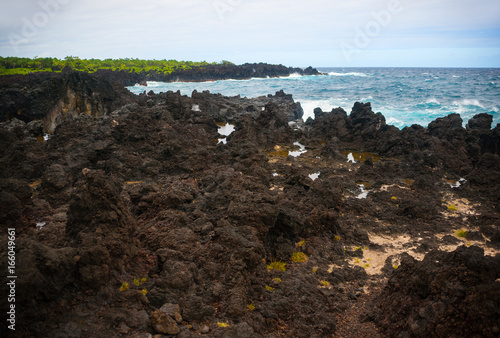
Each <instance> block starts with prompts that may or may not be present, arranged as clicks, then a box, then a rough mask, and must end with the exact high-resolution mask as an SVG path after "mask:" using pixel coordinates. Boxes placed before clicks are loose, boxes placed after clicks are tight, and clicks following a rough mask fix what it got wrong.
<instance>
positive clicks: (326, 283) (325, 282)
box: [319, 280, 330, 286]
mask: <svg viewBox="0 0 500 338" xmlns="http://www.w3.org/2000/svg"><path fill="white" fill-rule="evenodd" d="M319 282H320V283H321V285H323V286H329V285H330V283H329V282H328V281H326V280H320V281H319Z"/></svg>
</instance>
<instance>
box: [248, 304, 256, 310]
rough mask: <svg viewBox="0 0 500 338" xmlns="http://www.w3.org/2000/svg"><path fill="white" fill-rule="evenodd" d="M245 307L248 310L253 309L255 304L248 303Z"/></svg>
mask: <svg viewBox="0 0 500 338" xmlns="http://www.w3.org/2000/svg"><path fill="white" fill-rule="evenodd" d="M247 309H248V311H253V310H255V305H253V304H248V305H247Z"/></svg>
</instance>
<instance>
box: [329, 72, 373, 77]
mask: <svg viewBox="0 0 500 338" xmlns="http://www.w3.org/2000/svg"><path fill="white" fill-rule="evenodd" d="M328 75H330V76H361V77H368V76H369V75H368V74H365V73H357V72H351V73H337V72H330V73H328Z"/></svg>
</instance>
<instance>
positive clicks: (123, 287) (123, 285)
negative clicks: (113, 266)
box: [120, 282, 130, 292]
mask: <svg viewBox="0 0 500 338" xmlns="http://www.w3.org/2000/svg"><path fill="white" fill-rule="evenodd" d="M129 288H130V287H129V285H128V283H127V282H123V283H122V286H120V291H121V292H123V291H127V290H128V289H129Z"/></svg>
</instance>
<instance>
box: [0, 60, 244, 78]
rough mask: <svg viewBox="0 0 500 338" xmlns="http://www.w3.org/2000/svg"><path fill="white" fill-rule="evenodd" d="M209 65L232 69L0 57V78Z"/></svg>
mask: <svg viewBox="0 0 500 338" xmlns="http://www.w3.org/2000/svg"><path fill="white" fill-rule="evenodd" d="M208 65H226V66H227V65H234V64H233V63H231V62H229V61H221V62H219V63H217V62H212V63H209V62H206V61H201V62H193V61H177V60H165V59H164V60H141V59H132V58H124V59H105V60H100V59H80V58H79V57H78V56H67V57H65V58H64V59H57V58H50V57H47V58H42V57H36V56H35V57H34V58H20V57H1V56H0V75H13V74H29V73H33V72H62V70H63V69H65V68H67V67H68V68H71V69H73V70H76V71H82V72H87V73H94V72H96V71H98V70H100V69H107V70H112V71H125V72H131V73H134V72H135V73H140V72H146V73H148V72H156V73H163V74H165V75H167V74H170V73H172V72H174V71H182V70H189V69H193V68H199V67H204V66H208Z"/></svg>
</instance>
